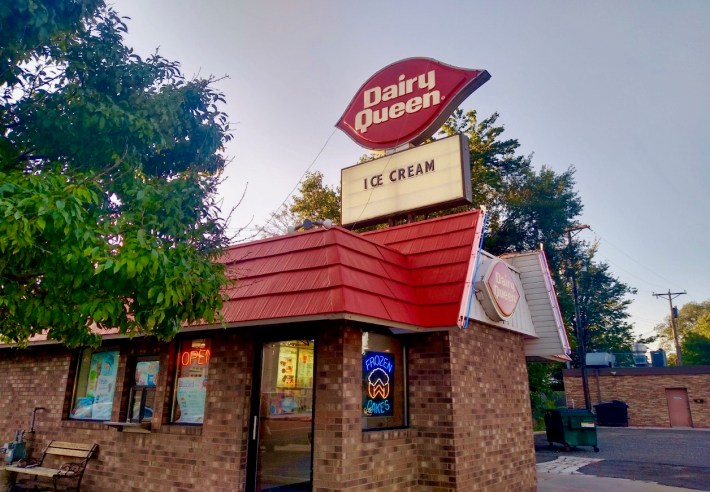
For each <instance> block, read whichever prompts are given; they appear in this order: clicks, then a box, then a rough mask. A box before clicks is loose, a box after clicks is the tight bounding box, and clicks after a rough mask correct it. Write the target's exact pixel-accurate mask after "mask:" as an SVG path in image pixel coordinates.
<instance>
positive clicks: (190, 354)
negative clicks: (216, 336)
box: [171, 338, 210, 424]
mask: <svg viewBox="0 0 710 492" xmlns="http://www.w3.org/2000/svg"><path fill="white" fill-rule="evenodd" d="M209 364H210V341H209V340H207V339H204V338H201V339H195V340H183V341H182V342H181V343H180V350H179V351H178V356H177V368H176V377H175V391H174V398H173V407H172V408H173V414H172V419H171V420H172V422H174V423H177V424H202V423H203V422H204V417H205V397H206V396H207V372H208V369H209Z"/></svg>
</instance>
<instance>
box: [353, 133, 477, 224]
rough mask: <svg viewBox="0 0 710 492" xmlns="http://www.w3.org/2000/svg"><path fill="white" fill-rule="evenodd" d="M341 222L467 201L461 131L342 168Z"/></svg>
mask: <svg viewBox="0 0 710 492" xmlns="http://www.w3.org/2000/svg"><path fill="white" fill-rule="evenodd" d="M340 185H341V190H342V215H341V221H340V223H341V224H342V225H343V226H344V227H350V226H356V225H357V226H366V225H371V224H376V223H378V222H384V221H385V220H386V219H387V218H388V217H394V216H400V215H404V214H408V213H415V212H420V213H423V212H427V211H434V210H441V209H444V208H448V207H453V206H456V205H463V204H466V203H471V166H470V164H469V149H468V138H466V136H465V135H454V136H452V137H448V138H444V139H441V140H437V141H435V142H432V143H430V144H426V145H422V146H419V147H415V148H413V149H409V150H405V151H402V152H398V153H396V154H391V155H386V156H384V157H380V158H379V159H375V160H373V161H369V162H366V163H364V164H358V165H356V166H352V167H348V168H346V169H343V170H342V173H341V183H340Z"/></svg>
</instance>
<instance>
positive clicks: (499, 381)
mask: <svg viewBox="0 0 710 492" xmlns="http://www.w3.org/2000/svg"><path fill="white" fill-rule="evenodd" d="M363 326H364V325H345V326H339V325H334V324H331V325H328V326H326V328H324V329H321V330H320V331H318V333H319V334H318V335H317V344H316V347H317V354H316V367H315V381H314V390H315V394H316V395H315V401H316V408H315V417H314V441H313V442H314V446H313V475H314V482H313V490H315V491H326V490H347V491H353V492H355V491H371V490H382V491H390V490H412V491H432V490H442V491H443V490H460V491H474V490H501V491H508V490H516V491H534V490H535V489H536V476H535V453H534V447H533V439H532V423H531V419H530V403H529V398H528V384H527V375H526V365H525V357H524V352H523V339H522V336H521V335H518V334H515V333H511V332H507V331H504V330H499V329H496V328H491V327H487V326H483V325H472V326H471V327H470V328H469V329H468V330H467V331H465V332H464V331H458V330H455V331H451V332H437V333H427V334H415V335H406V336H404V339H405V340H406V345H407V347H408V349H407V350H408V359H407V375H408V387H409V399H408V403H409V423H410V425H409V426H408V427H407V428H404V429H390V430H377V431H370V432H363V431H362V430H361V425H362V424H361V391H362V386H361V385H362V382H361V381H362V379H361V378H362V376H361V372H362V369H361V364H362V342H361V339H362V327H363ZM289 332H290V330H289V331H288V332H287V331H286V330H284V333H289ZM204 336H207V337H210V338H211V339H212V356H211V359H210V365H209V387H208V391H207V401H206V404H205V422H204V425H202V426H184V425H168V424H167V422H168V417H167V415H168V414H169V411H168V409H169V406H170V404H171V398H172V395H171V386H170V384H169V382H170V380H169V379H166V378H169V377H170V375H169V373H170V370H169V368H171V367H173V364H174V359H175V344H173V343H159V342H157V341H154V340H152V339H140V338H136V339H133V340H130V341H129V340H117V341H107V342H105V346H106V347H116V348H118V349H120V360H119V367H118V375H119V377H118V380H117V382H116V384H117V388H118V389H119V391H118V392H117V395H116V397H115V401H116V402H118V401H120V402H121V404H120V405H119V404H118V403H116V404H114V408H113V413H112V415H111V419H112V420H119V421H120V420H125V418H126V408H125V406H126V405H124V404H123V403H124V402H127V398H128V388H129V387H130V384H125V383H126V382H124V381H123V380H122V375H123V374H125V372H126V371H125V369H126V366H127V364H128V363H129V361H130V360H135V357H138V356H142V355H153V354H159V355H160V362H161V372H160V376H159V381H158V384H157V393H156V401H157V403H156V405H155V408H154V411H155V415H156V416H158V418H155V419H154V422H153V424H152V432H151V433H145V434H139V433H128V432H118V431H117V430H115V429H112V428H108V427H106V426H105V425H104V424H102V423H100V422H82V421H74V420H68V419H67V414H68V412H69V407H70V405H71V394H72V385H73V380H74V374H73V372H74V371H75V368H76V362H77V355H76V352H75V351H70V350H68V349H65V348H62V347H60V346H56V345H46V346H39V347H33V348H31V349H28V350H16V349H0V374H2V375H3V377H2V378H0V442H5V441H9V440H11V439H12V436H13V433H14V431H15V430H16V429H27V428H28V426H29V420H30V415H31V412H32V409H33V408H34V407H44V408H46V410H44V411H38V412H37V419H36V424H35V428H36V433H35V436H34V441H35V450H36V451H41V449H42V448H43V447H44V446H45V445H46V444H47V442H49V441H50V440H52V439H62V440H67V441H77V442H86V443H94V442H95V443H98V444H99V446H100V451H99V454H98V458H97V459H95V460H92V461H91V462H90V464H89V467H88V469H87V473H86V475H85V477H84V481H83V482H82V490H85V491H110V490H117V491H118V490H120V491H165V490H174V491H191V490H209V491H233V490H243V489H244V486H245V483H246V473H247V472H246V469H247V442H248V432H249V415H250V413H249V410H250V398H251V393H252V390H253V388H252V379H253V377H252V374H253V364H254V350H255V347H256V344H255V342H254V338H253V337H252V336H251V335H250V334H249V333H248V332H246V331H224V330H218V331H214V332H206V333H205V334H204ZM162 368H168V369H167V370H162ZM119 393H120V395H119ZM161 415H162V418H161V417H160V416H161Z"/></svg>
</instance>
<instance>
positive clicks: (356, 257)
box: [222, 211, 478, 327]
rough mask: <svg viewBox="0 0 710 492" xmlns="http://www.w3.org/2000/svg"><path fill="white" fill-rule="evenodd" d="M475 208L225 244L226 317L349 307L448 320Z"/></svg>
mask: <svg viewBox="0 0 710 492" xmlns="http://www.w3.org/2000/svg"><path fill="white" fill-rule="evenodd" d="M477 218H478V212H477V211H475V212H466V213H463V214H457V215H452V216H447V217H441V218H437V219H433V220H430V221H423V222H417V223H413V224H408V225H405V226H400V227H392V228H389V229H384V230H381V231H374V232H371V233H366V234H355V233H353V232H350V231H347V230H345V229H342V228H339V227H334V228H332V229H330V230H325V229H317V230H312V231H307V232H304V233H298V234H292V235H288V236H280V237H277V238H270V239H266V240H260V241H255V242H252V243H248V244H244V245H237V246H233V247H231V248H230V249H229V250H228V251H227V252H226V253H225V256H224V258H223V260H222V261H224V262H225V263H227V264H228V265H229V272H230V273H231V274H233V275H235V277H236V279H237V285H236V287H234V288H232V289H229V291H228V294H229V295H230V297H231V299H230V300H229V301H228V302H227V303H226V305H225V309H224V314H225V318H226V319H227V321H228V322H233V323H238V322H240V321H258V320H259V319H264V320H268V319H278V318H289V317H299V316H313V315H319V314H320V315H326V314H333V313H351V314H357V315H362V316H368V317H373V318H380V319H382V320H384V321H392V322H397V323H405V324H412V325H415V326H422V327H431V326H454V325H455V324H456V317H457V315H458V308H459V306H458V304H459V302H460V298H461V293H462V291H463V286H464V282H465V278H464V277H465V275H466V270H467V265H468V261H469V258H470V255H471V248H472V240H473V235H474V231H473V229H474V226H475V223H476V220H477Z"/></svg>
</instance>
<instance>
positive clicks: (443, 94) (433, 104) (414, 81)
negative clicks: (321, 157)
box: [335, 58, 491, 150]
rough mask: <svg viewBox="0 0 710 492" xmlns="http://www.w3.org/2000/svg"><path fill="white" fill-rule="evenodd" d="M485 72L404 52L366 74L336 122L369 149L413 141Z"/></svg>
mask: <svg viewBox="0 0 710 492" xmlns="http://www.w3.org/2000/svg"><path fill="white" fill-rule="evenodd" d="M490 78H491V76H490V74H489V73H488V72H487V71H485V70H466V69H463V68H457V67H452V66H451V65H446V64H445V63H441V62H440V61H437V60H433V59H431V58H407V59H406V60H401V61H398V62H396V63H393V64H391V65H388V66H386V67H385V68H383V69H382V70H380V71H379V72H377V73H376V74H375V75H373V76H372V77H370V79H369V80H368V81H367V82H365V83H364V84H363V85H362V87H360V90H359V91H358V92H357V94H356V95H355V97H354V98H353V100H352V101H351V102H350V105H349V106H348V107H347V109H346V110H345V113H343V116H342V117H341V118H340V120H338V122H337V123H336V124H335V126H336V127H338V128H340V129H341V130H343V131H344V132H345V133H346V134H347V135H348V136H349V137H350V138H352V139H353V140H355V142H357V143H358V144H360V145H362V146H363V147H366V148H368V149H373V150H383V149H391V148H394V147H398V146H400V145H404V144H407V143H412V144H414V145H417V144H419V143H421V142H423V141H424V140H426V139H427V138H429V137H430V136H431V135H433V134H434V132H435V131H436V130H438V129H439V128H440V127H441V125H442V124H443V123H444V122H445V121H446V119H447V118H448V117H449V116H450V115H451V113H453V112H454V110H455V109H456V108H457V107H458V106H459V104H461V103H462V102H463V100H464V99H466V98H467V97H468V96H469V95H470V94H471V93H472V92H473V91H475V90H476V89H478V88H479V87H480V86H481V85H483V84H484V83H485V82H486V81H487V80H488V79H490Z"/></svg>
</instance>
